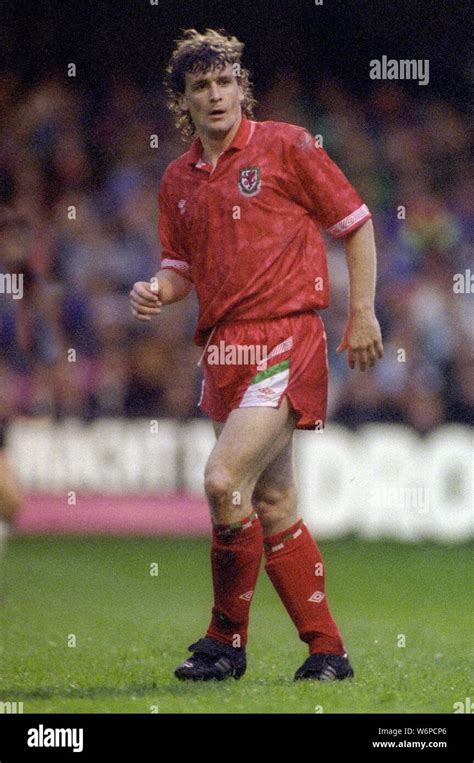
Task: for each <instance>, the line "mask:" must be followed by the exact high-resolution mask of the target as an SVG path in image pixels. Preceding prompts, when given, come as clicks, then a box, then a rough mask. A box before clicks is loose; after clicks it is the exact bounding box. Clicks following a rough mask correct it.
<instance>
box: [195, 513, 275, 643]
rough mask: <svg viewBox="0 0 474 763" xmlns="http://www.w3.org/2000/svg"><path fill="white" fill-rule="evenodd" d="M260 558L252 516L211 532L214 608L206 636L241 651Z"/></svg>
mask: <svg viewBox="0 0 474 763" xmlns="http://www.w3.org/2000/svg"><path fill="white" fill-rule="evenodd" d="M262 556H263V533H262V527H261V525H260V520H259V518H258V517H257V514H256V513H255V512H254V513H252V514H251V515H250V516H248V517H246V518H245V519H242V520H241V521H240V522H235V523H234V524H232V525H217V526H215V527H214V528H213V532H212V546H211V564H212V581H213V586H214V606H213V608H212V619H211V623H210V625H209V628H208V629H207V635H208V636H212V638H215V639H217V640H218V641H224V642H225V643H226V644H230V645H231V646H233V647H236V648H239V647H244V646H245V645H246V643H247V629H248V622H249V610H250V602H251V600H252V595H253V592H254V589H255V585H256V582H257V578H258V573H259V571H260V563H261V560H262Z"/></svg>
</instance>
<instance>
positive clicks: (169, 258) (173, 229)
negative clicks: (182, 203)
mask: <svg viewBox="0 0 474 763" xmlns="http://www.w3.org/2000/svg"><path fill="white" fill-rule="evenodd" d="M159 203H160V225H159V233H160V242H161V247H162V251H161V269H162V270H174V271H176V273H179V275H180V276H183V277H184V278H187V279H188V281H191V282H192V280H193V279H192V275H191V263H190V260H189V257H188V255H187V253H186V249H185V246H184V242H183V230H182V227H181V228H180V225H179V222H180V209H179V205H178V204H176V208H173V204H172V203H171V200H170V198H169V195H168V193H167V190H166V185H165V183H164V181H162V183H161V188H160V196H159Z"/></svg>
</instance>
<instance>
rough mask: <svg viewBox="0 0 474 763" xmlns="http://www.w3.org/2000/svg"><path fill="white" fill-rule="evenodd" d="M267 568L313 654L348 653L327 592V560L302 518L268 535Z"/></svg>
mask: <svg viewBox="0 0 474 763" xmlns="http://www.w3.org/2000/svg"><path fill="white" fill-rule="evenodd" d="M264 544H265V556H266V564H265V570H266V572H267V573H268V576H269V578H270V580H271V581H272V583H273V585H274V586H275V588H276V590H277V592H278V595H279V596H280V599H281V600H282V602H283V604H284V606H285V608H286V610H287V612H288V614H289V615H290V617H291V619H292V620H293V622H294V624H295V625H296V628H297V629H298V633H299V636H300V639H301V640H302V641H304V642H305V643H306V644H308V646H309V652H310V654H313V653H314V652H328V653H331V654H345V650H344V646H343V643H342V639H341V636H340V634H339V631H338V629H337V626H336V623H335V622H334V620H333V618H332V616H331V613H330V611H329V606H328V603H327V600H326V594H325V593H324V564H323V559H322V556H321V554H320V551H319V549H318V547H317V545H316V542H315V540H314V538H313V536H312V535H311V533H310V532H309V530H308V528H307V527H306V525H305V524H304V523H303V520H302V519H299V520H298V521H297V522H296V523H295V524H294V525H292V526H291V527H288V529H287V530H284V531H283V532H280V533H275V535H270V536H267V537H266V538H265V539H264Z"/></svg>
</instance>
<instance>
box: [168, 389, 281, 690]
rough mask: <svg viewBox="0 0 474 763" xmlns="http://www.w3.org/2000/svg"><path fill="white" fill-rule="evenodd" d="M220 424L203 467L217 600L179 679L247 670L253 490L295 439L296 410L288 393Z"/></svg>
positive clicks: (256, 548)
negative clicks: (268, 405)
mask: <svg viewBox="0 0 474 763" xmlns="http://www.w3.org/2000/svg"><path fill="white" fill-rule="evenodd" d="M215 428H216V429H217V434H219V439H218V441H217V443H216V446H215V448H214V450H213V452H212V454H211V456H210V458H209V461H208V464H207V466H206V472H205V488H206V494H207V497H208V501H209V506H210V510H211V515H212V521H213V533H212V546H211V564H212V578H213V586H214V606H213V608H212V618H211V622H210V625H209V627H208V630H207V633H206V637H205V638H204V639H200V640H199V641H197V642H196V643H195V644H192V645H191V646H190V647H189V649H190V651H192V652H193V656H192V657H190V658H189V659H188V660H186V661H185V662H184V663H183V664H182V665H180V666H179V667H178V668H177V670H176V671H175V675H176V676H177V677H178V678H180V679H191V680H209V679H217V680H219V679H222V678H227V677H229V676H232V675H233V676H234V677H235V678H239V677H240V676H241V675H243V673H244V672H245V667H246V663H245V645H246V641H247V627H248V619H249V609H250V603H251V599H252V595H253V591H254V589H255V584H256V581H257V577H258V573H259V570H260V565H261V559H262V556H263V536H262V529H261V525H260V521H259V519H258V516H257V514H256V512H255V510H254V507H253V505H252V494H253V491H254V488H255V484H256V482H257V480H258V477H259V475H260V473H261V472H262V471H264V469H265V468H266V466H267V465H268V464H269V463H270V462H271V461H272V460H274V458H275V457H276V456H277V455H278V453H279V452H280V451H281V450H283V449H284V448H285V447H286V445H287V444H288V442H289V441H290V439H291V436H292V433H293V429H294V416H293V414H292V413H291V411H290V408H289V405H288V403H287V401H286V400H285V401H283V403H282V405H281V407H280V408H279V409H275V408H252V409H249V408H244V409H237V410H235V411H232V413H231V414H230V415H229V417H228V420H227V422H226V424H225V425H224V426H221V427H215ZM219 429H220V430H221V431H220V432H219Z"/></svg>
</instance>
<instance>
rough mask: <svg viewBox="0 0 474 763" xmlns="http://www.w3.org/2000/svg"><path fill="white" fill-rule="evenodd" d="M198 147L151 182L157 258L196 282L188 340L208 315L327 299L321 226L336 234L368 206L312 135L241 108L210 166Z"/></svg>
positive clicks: (214, 318)
mask: <svg viewBox="0 0 474 763" xmlns="http://www.w3.org/2000/svg"><path fill="white" fill-rule="evenodd" d="M201 154H202V144H201V141H200V139H199V137H197V138H196V139H195V140H194V143H193V144H192V146H191V148H190V150H189V151H187V152H186V153H185V154H183V155H182V156H180V157H179V158H178V159H176V160H175V161H173V162H171V164H170V165H169V166H168V167H167V169H166V171H165V173H164V176H163V179H162V182H161V187H160V239H161V244H162V248H163V251H162V262H161V267H162V268H170V269H172V270H175V271H176V272H177V273H179V274H180V275H182V276H184V277H185V278H188V279H189V280H191V281H192V282H193V284H194V286H195V288H196V293H197V297H198V301H199V320H198V326H197V330H196V335H195V341H196V344H200V345H202V344H204V341H205V337H206V334H207V333H208V331H209V330H210V329H211V328H212V327H213V326H214V325H215V324H216V323H221V322H225V321H233V320H248V319H252V320H258V319H262V320H265V319H269V318H278V317H283V316H285V315H290V314H292V313H297V312H300V311H304V310H313V309H315V308H324V307H327V304H328V286H329V285H328V272H327V263H326V254H325V248H324V241H323V238H322V235H321V227H322V228H324V229H325V230H327V231H328V232H329V233H330V234H332V235H333V236H335V237H336V238H341V237H343V236H345V235H346V234H347V233H349V232H350V231H353V230H355V229H356V228H358V227H359V226H360V225H362V224H363V223H364V222H366V220H368V219H369V218H370V217H371V214H370V212H369V210H368V209H367V207H366V205H365V204H363V202H362V200H361V198H360V197H359V195H358V193H357V192H356V191H355V190H354V188H353V187H352V185H351V184H350V183H349V181H348V180H347V178H346V177H345V176H344V174H343V173H342V172H341V170H340V169H339V168H338V167H337V166H336V165H335V164H334V162H333V161H331V159H330V158H329V157H328V155H327V154H326V152H325V151H324V150H323V149H322V148H320V147H319V146H318V145H317V142H316V141H315V138H314V136H313V135H311V133H310V132H309V131H308V130H306V129H304V128H303V127H297V126H296V125H291V124H287V123H285V122H255V121H252V120H249V119H248V118H247V117H246V116H245V115H242V119H241V123H240V125H239V129H238V131H237V133H236V134H235V136H234V139H233V141H232V143H231V145H230V146H229V147H228V148H227V149H226V150H225V151H224V152H223V153H222V154H221V155H220V156H219V159H218V161H217V164H216V167H215V168H214V169H213V168H212V166H211V165H209V164H206V163H205V162H204V161H203V160H202V158H201Z"/></svg>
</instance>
